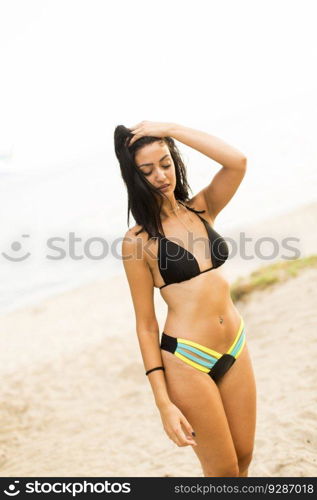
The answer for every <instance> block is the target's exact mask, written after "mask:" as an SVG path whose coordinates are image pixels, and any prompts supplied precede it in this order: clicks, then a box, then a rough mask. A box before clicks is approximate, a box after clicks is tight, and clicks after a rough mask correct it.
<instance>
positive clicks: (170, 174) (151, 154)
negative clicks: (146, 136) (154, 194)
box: [135, 141, 176, 195]
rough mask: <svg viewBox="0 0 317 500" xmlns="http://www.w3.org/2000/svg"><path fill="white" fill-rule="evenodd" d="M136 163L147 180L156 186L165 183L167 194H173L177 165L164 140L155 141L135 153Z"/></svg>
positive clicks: (159, 186)
mask: <svg viewBox="0 0 317 500" xmlns="http://www.w3.org/2000/svg"><path fill="white" fill-rule="evenodd" d="M135 163H136V166H137V168H139V169H140V170H141V172H142V174H143V175H144V176H145V177H146V178H147V180H148V181H149V182H150V183H151V184H153V186H154V187H156V188H161V187H162V186H163V185H165V184H168V186H167V187H166V188H164V189H162V192H163V193H164V194H165V195H169V194H172V193H173V192H174V189H175V186H176V176H175V165H174V162H173V159H172V156H171V154H170V151H169V149H168V146H167V144H166V143H165V142H164V141H155V142H152V143H151V144H147V145H146V146H143V147H142V148H141V149H138V150H137V152H136V153H135Z"/></svg>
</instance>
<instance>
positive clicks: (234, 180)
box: [168, 123, 247, 219]
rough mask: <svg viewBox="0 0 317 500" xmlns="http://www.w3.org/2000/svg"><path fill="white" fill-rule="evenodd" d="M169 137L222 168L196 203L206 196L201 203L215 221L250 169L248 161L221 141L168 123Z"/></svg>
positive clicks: (203, 133)
mask: <svg viewBox="0 0 317 500" xmlns="http://www.w3.org/2000/svg"><path fill="white" fill-rule="evenodd" d="M168 135H170V136H171V137H173V138H174V139H176V140H177V141H179V142H182V143H183V144H186V145H187V146H189V147H191V148H194V149H196V150H197V151H199V152H200V153H202V154H204V155H206V156H208V157H209V158H211V159H212V160H214V161H216V162H217V163H220V164H221V165H222V168H221V169H220V170H219V171H218V172H217V173H216V174H215V175H214V177H213V178H212V180H211V182H210V183H209V184H208V185H207V186H206V187H204V188H203V189H202V190H201V191H200V192H199V193H197V195H196V196H195V199H196V200H197V201H198V199H199V198H201V197H203V200H201V201H204V202H205V205H206V206H207V208H208V212H209V215H210V216H211V218H212V219H215V217H216V215H217V214H218V213H219V212H220V211H221V210H222V209H223V207H225V206H226V205H227V203H228V202H229V201H230V200H231V198H232V197H233V195H234V194H235V192H236V191H237V189H238V187H239V185H240V184H241V181H242V179H243V177H244V175H245V172H246V168H247V158H246V157H245V155H244V154H243V153H241V151H239V150H238V149H236V148H234V147H233V146H230V145H229V144H227V143H226V142H224V141H223V140H222V139H219V138H218V137H215V136H214V135H211V134H208V133H206V132H201V131H199V130H195V129H192V128H189V127H184V126H183V125H179V124H177V123H171V124H169V134H168Z"/></svg>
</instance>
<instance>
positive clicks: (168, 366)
mask: <svg viewBox="0 0 317 500" xmlns="http://www.w3.org/2000/svg"><path fill="white" fill-rule="evenodd" d="M161 353H162V359H163V362H164V366H165V378H166V385H167V390H168V393H169V397H170V399H171V401H172V402H173V403H174V404H175V405H176V406H177V407H178V408H179V409H180V410H181V412H182V413H183V414H184V416H185V417H186V418H187V420H188V421H189V423H190V424H191V425H192V427H193V429H194V431H195V433H196V436H195V440H196V442H197V446H193V450H194V451H195V453H196V455H197V457H198V459H199V460H200V463H201V465H202V468H203V471H204V473H205V474H207V475H214V476H222V475H231V471H233V472H234V471H236V469H237V467H238V460H237V455H236V452H235V447H234V443H233V440H232V437H231V433H230V428H229V425H228V421H227V417H226V414H225V411H224V408H223V404H222V400H221V397H220V395H219V391H218V388H217V385H216V384H215V382H214V381H213V380H212V379H211V378H210V377H209V375H207V374H206V373H203V372H201V371H199V370H197V369H196V368H193V367H191V366H189V365H187V364H186V363H184V362H183V361H182V360H180V359H178V358H177V357H176V356H175V355H174V354H172V353H170V352H167V351H164V350H162V351H161ZM232 475H234V474H232Z"/></svg>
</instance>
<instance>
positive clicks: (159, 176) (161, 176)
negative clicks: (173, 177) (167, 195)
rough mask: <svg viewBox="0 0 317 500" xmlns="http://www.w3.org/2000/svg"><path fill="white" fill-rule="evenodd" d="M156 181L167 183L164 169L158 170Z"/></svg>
mask: <svg viewBox="0 0 317 500" xmlns="http://www.w3.org/2000/svg"><path fill="white" fill-rule="evenodd" d="M156 181H157V182H159V183H160V184H164V183H165V182H166V184H167V177H166V175H165V172H163V170H158V172H157V174H156Z"/></svg>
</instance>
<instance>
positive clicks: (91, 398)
mask: <svg viewBox="0 0 317 500" xmlns="http://www.w3.org/2000/svg"><path fill="white" fill-rule="evenodd" d="M316 207H317V204H315V205H313V204H312V205H310V206H308V207H304V208H302V209H299V210H297V212H296V214H297V216H298V217H297V216H295V214H292V216H291V219H290V217H289V215H288V216H287V215H285V216H283V217H284V222H283V217H282V218H280V219H279V220H278V221H277V222H276V220H275V224H276V226H275V227H276V228H277V229H279V230H280V228H281V227H286V231H287V230H288V228H287V221H289V223H291V222H292V224H291V225H292V231H293V232H294V231H296V230H298V231H299V232H300V233H301V237H302V241H303V246H304V247H305V253H309V252H310V251H311V252H312V250H313V248H314V245H315V243H316V241H315V239H314V238H316V236H314V237H313V236H311V235H310V225H309V224H311V226H312V225H313V221H314V220H316V218H314V217H315V215H316V214H317V209H316ZM298 214H299V215H298ZM296 217H297V219H298V220H297V219H296ZM303 217H304V222H305V221H308V222H307V225H306V226H305V224H303ZM296 220H297V222H296ZM309 220H310V221H311V222H309ZM272 224H273V225H274V221H272V220H271V221H270V224H269V225H266V226H265V224H264V223H263V226H262V229H263V228H265V227H266V228H268V227H271V228H272ZM281 224H283V225H282V226H281ZM257 229H258V228H257ZM273 229H274V228H273ZM250 231H251V229H250ZM305 231H306V233H305ZM315 248H317V247H315ZM312 253H313V252H312ZM235 265H236V267H234V266H235ZM228 266H231V269H232V270H233V271H234V272H232V277H234V276H236V275H239V274H240V275H243V274H245V272H244V271H245V269H246V268H244V270H243V266H241V265H240V263H239V266H238V267H237V264H234V262H233V261H231V262H228ZM226 272H227V273H228V272H229V271H228V270H227V269H226ZM316 281H317V269H313V268H311V269H305V270H303V271H301V273H300V275H299V276H297V277H296V278H292V279H290V280H289V281H287V282H285V283H280V284H275V285H273V286H272V287H270V288H269V289H266V290H263V291H256V292H253V293H252V294H251V295H250V296H248V297H247V298H246V299H245V300H244V301H240V302H238V303H237V304H236V306H237V308H238V310H239V311H240V312H241V314H242V315H243V317H244V320H245V325H246V333H247V341H248V346H249V351H250V354H251V357H252V361H253V367H254V371H255V377H256V383H257V428H256V439H255V449H254V457H253V461H252V463H251V466H250V469H249V476H253V477H259V476H261V477H262V476H264V477H286V476H289V477H309V476H317V453H316V451H317V435H316V413H317V412H316V409H317V376H316V357H317V336H316V325H317V307H316V306H317V294H316ZM155 305H156V311H157V317H158V320H159V323H160V325H162V324H163V322H164V318H165V315H166V305H165V303H164V302H163V301H162V299H161V297H160V295H159V293H157V291H156V293H155ZM161 331H162V330H161ZM0 378H1V392H0V443H1V444H0V475H1V476H20V477H28V476H63V477H68V476H77V477H79V476H90V477H94V476H104V477H110V476H111V477H126V476H132V477H137V476H178V477H186V476H190V477H193V476H198V477H200V476H202V472H201V467H200V464H199V462H198V460H197V458H196V455H195V454H194V452H193V451H192V449H191V447H185V448H178V447H177V446H176V445H175V444H173V443H172V442H171V441H170V439H169V438H168V437H167V435H166V434H165V432H164V430H163V427H162V424H161V420H160V415H159V412H158V410H157V408H156V406H155V404H154V399H153V395H152V392H151V389H150V385H149V382H148V379H147V377H145V375H144V368H143V364H142V360H141V355H140V352H139V347H138V343H137V338H136V334H135V325H134V313H133V307H132V303H131V299H130V295H129V289H128V284H127V282H126V279H125V276H124V274H123V273H122V275H121V276H119V277H115V278H109V279H105V280H100V281H98V282H94V283H91V284H88V285H85V286H82V287H80V288H77V289H75V290H72V291H70V292H65V293H63V294H60V295H58V296H54V297H51V298H50V299H48V300H45V301H42V302H41V303H39V304H37V305H33V306H28V307H24V308H21V309H19V310H16V311H14V312H11V313H9V314H6V315H3V316H1V317H0Z"/></svg>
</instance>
